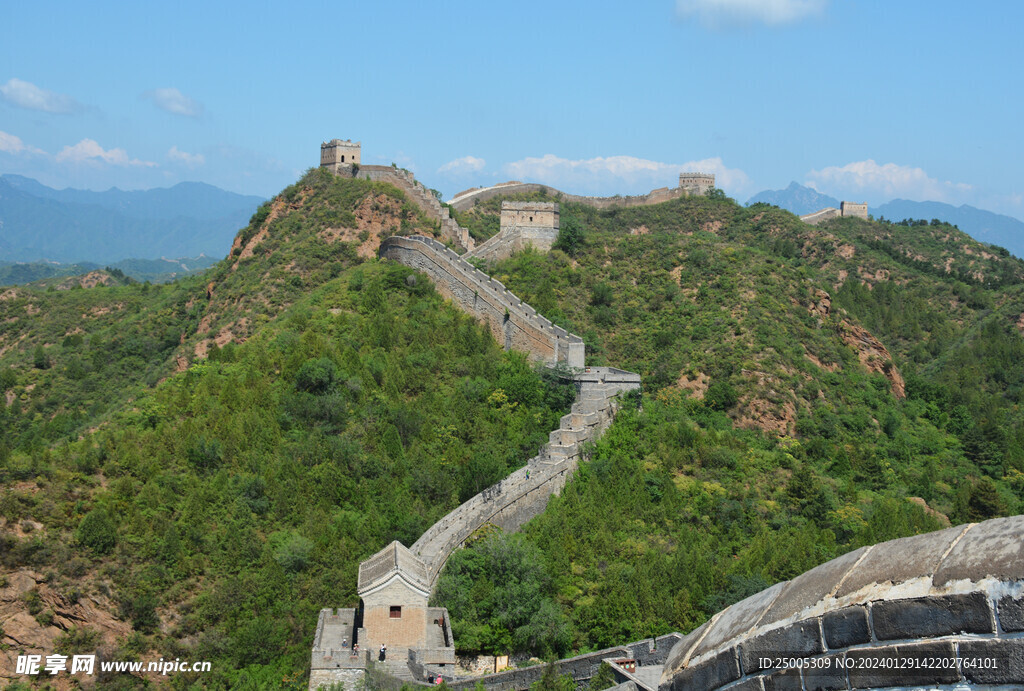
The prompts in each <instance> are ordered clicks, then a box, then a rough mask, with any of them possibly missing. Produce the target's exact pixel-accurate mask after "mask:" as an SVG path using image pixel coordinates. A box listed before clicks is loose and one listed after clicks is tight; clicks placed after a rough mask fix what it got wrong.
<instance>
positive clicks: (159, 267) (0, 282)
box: [0, 255, 220, 286]
mask: <svg viewBox="0 0 1024 691" xmlns="http://www.w3.org/2000/svg"><path fill="white" fill-rule="evenodd" d="M218 261H220V260H219V259H214V258H213V257H207V256H205V255H200V256H198V257H182V258H180V259H124V260H122V261H119V262H114V263H112V264H107V265H104V264H96V263H95V262H79V263H77V264H61V263H59V262H4V261H0V286H7V285H20V284H23V283H34V282H35V281H42V280H45V279H48V278H57V277H63V276H79V275H81V274H87V273H89V272H90V271H96V270H98V269H104V268H110V269H119V270H120V271H122V272H124V274H125V275H126V276H129V277H130V278H133V279H135V280H136V281H139V282H140V283H141V282H143V281H149V282H150V283H167V282H168V281H173V280H174V279H176V278H180V277H181V276H187V275H189V274H193V273H198V272H200V271H204V270H206V269H208V268H209V267H211V266H213V265H214V264H216V263H217V262H218Z"/></svg>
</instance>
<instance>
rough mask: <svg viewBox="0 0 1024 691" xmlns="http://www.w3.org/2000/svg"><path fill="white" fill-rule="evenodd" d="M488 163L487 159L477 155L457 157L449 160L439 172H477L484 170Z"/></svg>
mask: <svg viewBox="0 0 1024 691" xmlns="http://www.w3.org/2000/svg"><path fill="white" fill-rule="evenodd" d="M485 165H487V161H485V160H484V159H482V158H477V157H476V156H463V157H462V158H456V159H455V160H454V161H448V162H447V163H445V164H444V165H443V166H441V167H440V168H438V169H437V172H439V173H456V174H458V173H475V172H477V171H480V170H483V169H484V166H485Z"/></svg>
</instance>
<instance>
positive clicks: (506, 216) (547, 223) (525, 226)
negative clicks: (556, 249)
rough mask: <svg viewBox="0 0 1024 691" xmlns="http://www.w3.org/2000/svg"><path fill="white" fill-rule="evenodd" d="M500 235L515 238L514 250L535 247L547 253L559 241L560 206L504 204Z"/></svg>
mask: <svg viewBox="0 0 1024 691" xmlns="http://www.w3.org/2000/svg"><path fill="white" fill-rule="evenodd" d="M500 234H501V235H503V236H506V237H510V238H512V237H514V244H515V247H514V250H521V249H523V248H524V247H526V245H533V246H534V247H535V248H536V249H538V250H540V251H541V252H547V251H548V250H550V249H551V246H552V245H553V244H555V240H557V239H558V204H555V203H553V202H502V203H501V231H500Z"/></svg>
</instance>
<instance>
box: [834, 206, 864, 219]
mask: <svg viewBox="0 0 1024 691" xmlns="http://www.w3.org/2000/svg"><path fill="white" fill-rule="evenodd" d="M839 215H840V216H842V217H843V218H848V217H850V216H853V217H855V218H863V219H864V220H865V221H866V220H868V205H867V202H860V203H857V202H840V204H839Z"/></svg>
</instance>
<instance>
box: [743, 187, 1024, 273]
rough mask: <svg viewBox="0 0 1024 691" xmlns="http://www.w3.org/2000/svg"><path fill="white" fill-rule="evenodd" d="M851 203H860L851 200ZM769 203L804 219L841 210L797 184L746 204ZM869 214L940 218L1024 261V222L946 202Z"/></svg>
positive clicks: (893, 205)
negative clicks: (814, 213)
mask: <svg viewBox="0 0 1024 691" xmlns="http://www.w3.org/2000/svg"><path fill="white" fill-rule="evenodd" d="M850 201H858V200H856V199H852V200H850ZM757 202H766V203H768V204H774V205H775V206H778V207H780V208H782V209H786V210H787V211H792V212H793V213H795V214H797V215H799V216H802V215H805V214H809V213H812V212H814V211H818V210H819V209H824V208H826V207H829V206H833V207H836V208H839V200H837V199H835V198H834V197H829V196H828V195H825V194H819V193H818V192H817V191H816V190H813V189H811V188H810V187H804V186H803V185H800V184H797V183H796V182H791V183H789V187H787V188H786V189H784V190H765V191H764V192H758V193H757V194H755V195H754V196H753V197H751V198H750V199H749V200H747V204H755V203H757ZM868 213H870V214H871V215H872V216H874V217H875V218H886V219H888V220H890V221H902V220H903V219H905V218H914V219H917V218H923V219H925V220H929V221H930V220H932V219H933V218H937V219H939V220H940V221H945V222H946V223H952V224H953V225H955V226H957V227H959V228H960V230H962V231H964V232H965V233H967V234H968V235H970V236H971V237H972V238H974V239H975V240H978V241H979V242H987V243H989V244H991V245H998V246H1000V247H1005V248H1006V249H1008V250H1009V251H1010V252H1012V253H1013V254H1015V255H1016V256H1018V257H1024V221H1020V220H1019V219H1016V218H1014V217H1013V216H1006V215H1004V214H997V213H993V212H991V211H985V210H984V209H978V208H975V207H973V206H968V205H967V204H964V205H962V206H953V205H952V204H945V203H943V202H912V201H908V200H906V199H894V200H892V201H891V202H886V203H885V204H882V205H880V206H869V207H868Z"/></svg>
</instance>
